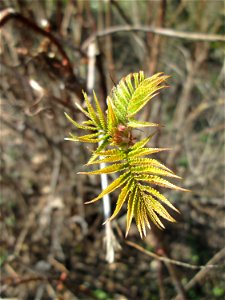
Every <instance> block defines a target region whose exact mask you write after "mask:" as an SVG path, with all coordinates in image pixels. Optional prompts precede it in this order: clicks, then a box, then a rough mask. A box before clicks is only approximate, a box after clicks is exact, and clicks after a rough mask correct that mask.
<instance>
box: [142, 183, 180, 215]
mask: <svg viewBox="0 0 225 300" xmlns="http://www.w3.org/2000/svg"><path fill="white" fill-rule="evenodd" d="M140 189H141V190H142V191H145V192H147V193H149V194H151V195H152V196H154V197H155V198H158V199H159V200H160V201H161V202H163V203H165V204H166V205H167V206H169V207H170V208H172V209H173V210H175V211H176V212H178V213H179V210H177V209H176V207H174V206H173V204H172V203H171V202H170V201H169V200H167V199H166V197H165V196H163V195H162V194H161V193H160V192H158V191H157V190H155V189H154V188H152V187H150V186H148V185H141V186H140Z"/></svg>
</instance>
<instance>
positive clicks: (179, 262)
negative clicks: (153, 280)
mask: <svg viewBox="0 0 225 300" xmlns="http://www.w3.org/2000/svg"><path fill="white" fill-rule="evenodd" d="M125 243H126V244H127V245H129V246H131V247H133V248H135V249H137V250H139V251H141V252H142V253H145V254H146V255H148V256H150V257H152V258H154V259H157V260H160V261H163V262H165V263H170V264H173V265H177V266H180V267H184V268H188V269H193V270H197V269H205V268H207V269H216V268H221V267H223V265H222V266H221V265H213V264H207V265H205V266H203V265H199V266H196V265H191V264H188V263H185V262H182V261H178V260H175V259H171V258H168V257H165V256H159V255H157V254H155V253H153V252H150V251H148V250H146V249H145V248H143V247H141V246H139V245H137V244H135V243H133V242H130V241H126V242H125ZM224 251H225V250H224ZM224 266H225V265H224Z"/></svg>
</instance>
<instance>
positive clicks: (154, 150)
mask: <svg viewBox="0 0 225 300" xmlns="http://www.w3.org/2000/svg"><path fill="white" fill-rule="evenodd" d="M168 150H170V149H169V148H142V149H135V150H132V151H130V152H129V153H128V157H129V158H133V157H139V156H145V155H149V154H153V153H158V152H161V151H168Z"/></svg>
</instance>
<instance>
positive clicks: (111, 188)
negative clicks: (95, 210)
mask: <svg viewBox="0 0 225 300" xmlns="http://www.w3.org/2000/svg"><path fill="white" fill-rule="evenodd" d="M129 175H130V171H128V172H126V173H124V174H123V175H120V177H118V178H117V179H116V180H114V181H113V182H112V183H111V184H110V185H109V186H108V187H107V188H106V189H104V191H102V192H101V193H100V194H99V195H98V197H96V198H94V199H92V200H91V201H88V202H85V204H88V203H93V202H95V201H98V200H99V199H101V198H102V197H103V196H104V195H106V194H109V193H111V192H113V191H114V190H116V189H117V188H119V187H120V186H121V185H123V184H124V183H125V182H126V181H127V180H128V179H129Z"/></svg>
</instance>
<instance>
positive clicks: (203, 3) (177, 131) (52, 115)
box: [0, 0, 225, 300]
mask: <svg viewBox="0 0 225 300" xmlns="http://www.w3.org/2000/svg"><path fill="white" fill-rule="evenodd" d="M0 10H1V20H0V25H1V49H0V57H1V82H0V86H1V102H0V103H1V141H0V147H1V177H0V180H1V197H0V206H1V218H0V222H1V237H0V243H1V250H0V264H1V271H2V274H1V275H2V276H1V287H0V296H1V297H2V298H1V299H4V298H13V299H22V300H28V299H29V300H33V299H34V300H41V299H43V300H50V299H60V300H61V299H65V300H73V299H101V300H110V299H118V300H126V299H143V300H145V299H146V300H147V299H150V300H158V299H160V300H166V299H206V300H211V299H224V296H225V287H224V284H223V283H222V282H224V279H225V278H224V277H225V276H224V268H216V267H215V268H207V267H206V268H204V267H203V268H202V269H199V268H196V269H194V268H191V266H193V265H202V266H205V265H206V264H207V263H208V262H209V263H210V264H216V265H218V264H219V265H220V266H221V265H222V262H223V261H224V256H225V251H224V248H223V247H224V242H225V240H224V211H225V207H224V108H225V107H224V104H225V103H224V71H225V68H224V44H223V43H222V42H221V41H219V40H217V39H216V38H215V40H214V41H209V40H207V39H206V40H201V41H199V40H194V39H192V38H191V37H190V38H186V39H184V38H182V37H176V32H177V31H181V32H192V33H205V34H207V35H208V36H210V35H215V34H217V35H220V36H223V34H224V15H225V9H224V1H219V0H215V1H213V0H211V1H210V0H208V1H207V0H199V1H197V0H195V1H194V0H193V1H186V0H173V1H168V0H158V1H143V0H130V1H128V0H127V1H125V0H124V1H123V0H105V1H104V0H86V1H84V0H83V1H82V0H42V1H35V0H33V1H31V0H30V1H29V0H2V1H1V2H0ZM124 25H126V26H127V25H131V26H138V27H146V26H148V27H149V26H150V27H151V28H162V29H163V28H170V29H172V33H171V36H164V35H159V34H154V33H152V32H144V31H143V30H139V31H126V32H125V31H120V30H117V29H118V26H124ZM109 27H113V28H114V29H115V30H114V33H109V32H108V34H107V29H108V28H109ZM116 28H117V29H116ZM139 29H140V28H139ZM91 42H94V43H95V46H96V56H95V58H96V61H95V72H94V75H95V78H94V89H95V91H96V93H97V95H98V98H99V100H100V102H101V104H102V106H103V107H104V106H105V101H106V96H107V95H108V94H109V93H110V91H111V88H112V87H113V86H114V84H116V83H118V81H119V80H120V79H121V78H122V77H123V76H126V75H127V74H128V73H130V72H138V71H139V70H143V71H144V72H145V74H146V76H150V75H152V74H154V73H156V72H164V73H165V74H167V75H170V76H171V77H170V79H169V80H168V84H169V86H170V87H169V88H168V89H165V90H163V91H162V92H161V93H160V95H158V96H157V97H156V98H154V100H152V101H151V102H150V104H149V105H148V106H147V107H146V109H145V110H144V111H143V113H142V114H141V115H140V119H142V120H144V121H151V122H157V123H160V124H163V125H164V126H165V127H162V129H161V130H160V131H159V132H158V134H157V135H156V136H155V137H154V140H153V141H152V143H151V146H153V147H155V146H157V147H158V146H162V147H171V148H173V151H170V152H168V153H166V154H162V155H161V154H160V155H157V156H156V157H157V158H159V159H160V160H161V161H163V163H165V164H166V165H167V166H168V167H170V168H172V169H173V170H174V171H175V172H176V173H177V174H178V175H180V176H182V178H183V179H182V182H181V183H177V184H180V185H182V186H183V187H185V188H187V189H190V190H191V191H192V192H191V193H180V192H174V191H167V190H163V192H164V194H165V195H166V196H168V198H169V199H170V200H171V202H172V203H173V204H174V205H175V206H176V207H177V208H178V209H179V210H180V211H181V215H180V216H179V217H178V222H177V223H174V224H166V229H165V230H164V231H163V232H161V233H159V232H149V233H148V236H147V238H146V239H145V240H141V239H140V237H139V234H138V232H137V229H136V227H135V224H134V223H133V225H132V227H131V230H130V234H129V236H128V238H127V239H125V238H124V231H125V215H126V209H125V208H124V209H123V212H122V213H121V214H120V215H119V217H118V218H117V220H116V221H114V222H113V224H112V226H113V232H114V235H115V239H116V241H117V246H118V247H117V251H116V256H115V262H114V263H112V264H108V263H107V261H106V260H105V252H106V250H105V244H104V238H105V228H104V226H102V223H103V221H104V216H103V211H102V202H101V201H99V202H98V203H95V204H92V205H84V202H85V201H87V200H90V199H92V198H93V197H95V196H96V195H97V194H98V193H99V192H100V179H99V177H97V176H95V177H88V176H84V175H77V174H76V173H77V172H78V171H81V170H82V169H83V164H85V162H87V160H88V157H89V156H90V149H91V146H90V148H89V149H87V145H82V144H79V143H72V142H68V141H64V137H66V136H67V135H68V133H69V131H70V130H73V132H75V133H78V134H79V132H78V131H77V130H76V129H75V128H72V126H71V124H69V123H68V121H67V120H66V118H65V116H64V111H65V112H67V113H69V114H70V115H71V116H72V117H73V118H74V119H75V120H76V121H80V120H82V116H81V114H80V113H79V111H78V110H77V109H76V106H75V102H78V103H80V104H82V103H83V97H82V94H81V92H82V90H85V91H87V76H88V66H89V63H90V58H89V57H88V49H89V46H90V43H91ZM145 133H146V135H147V134H149V130H148V129H147V130H146V132H145ZM116 197H117V193H114V194H113V195H111V203H112V208H113V207H114V206H115V200H116ZM129 242H132V243H131V244H129ZM135 245H138V246H140V247H142V248H137V247H136V246H135ZM119 246H120V247H119ZM141 249H142V250H143V249H146V250H147V251H152V252H154V253H158V254H159V255H160V254H162V253H163V254H165V253H167V255H168V256H170V257H171V258H172V259H174V260H178V261H182V262H185V263H187V264H188V265H189V266H186V267H184V266H179V265H178V266H176V265H174V264H169V263H167V264H164V263H162V262H160V261H159V260H154V259H153V258H152V257H149V256H148V255H147V254H146V253H144V252H143V251H142V250H141ZM196 274H197V275H196ZM179 297H180V298H179Z"/></svg>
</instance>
